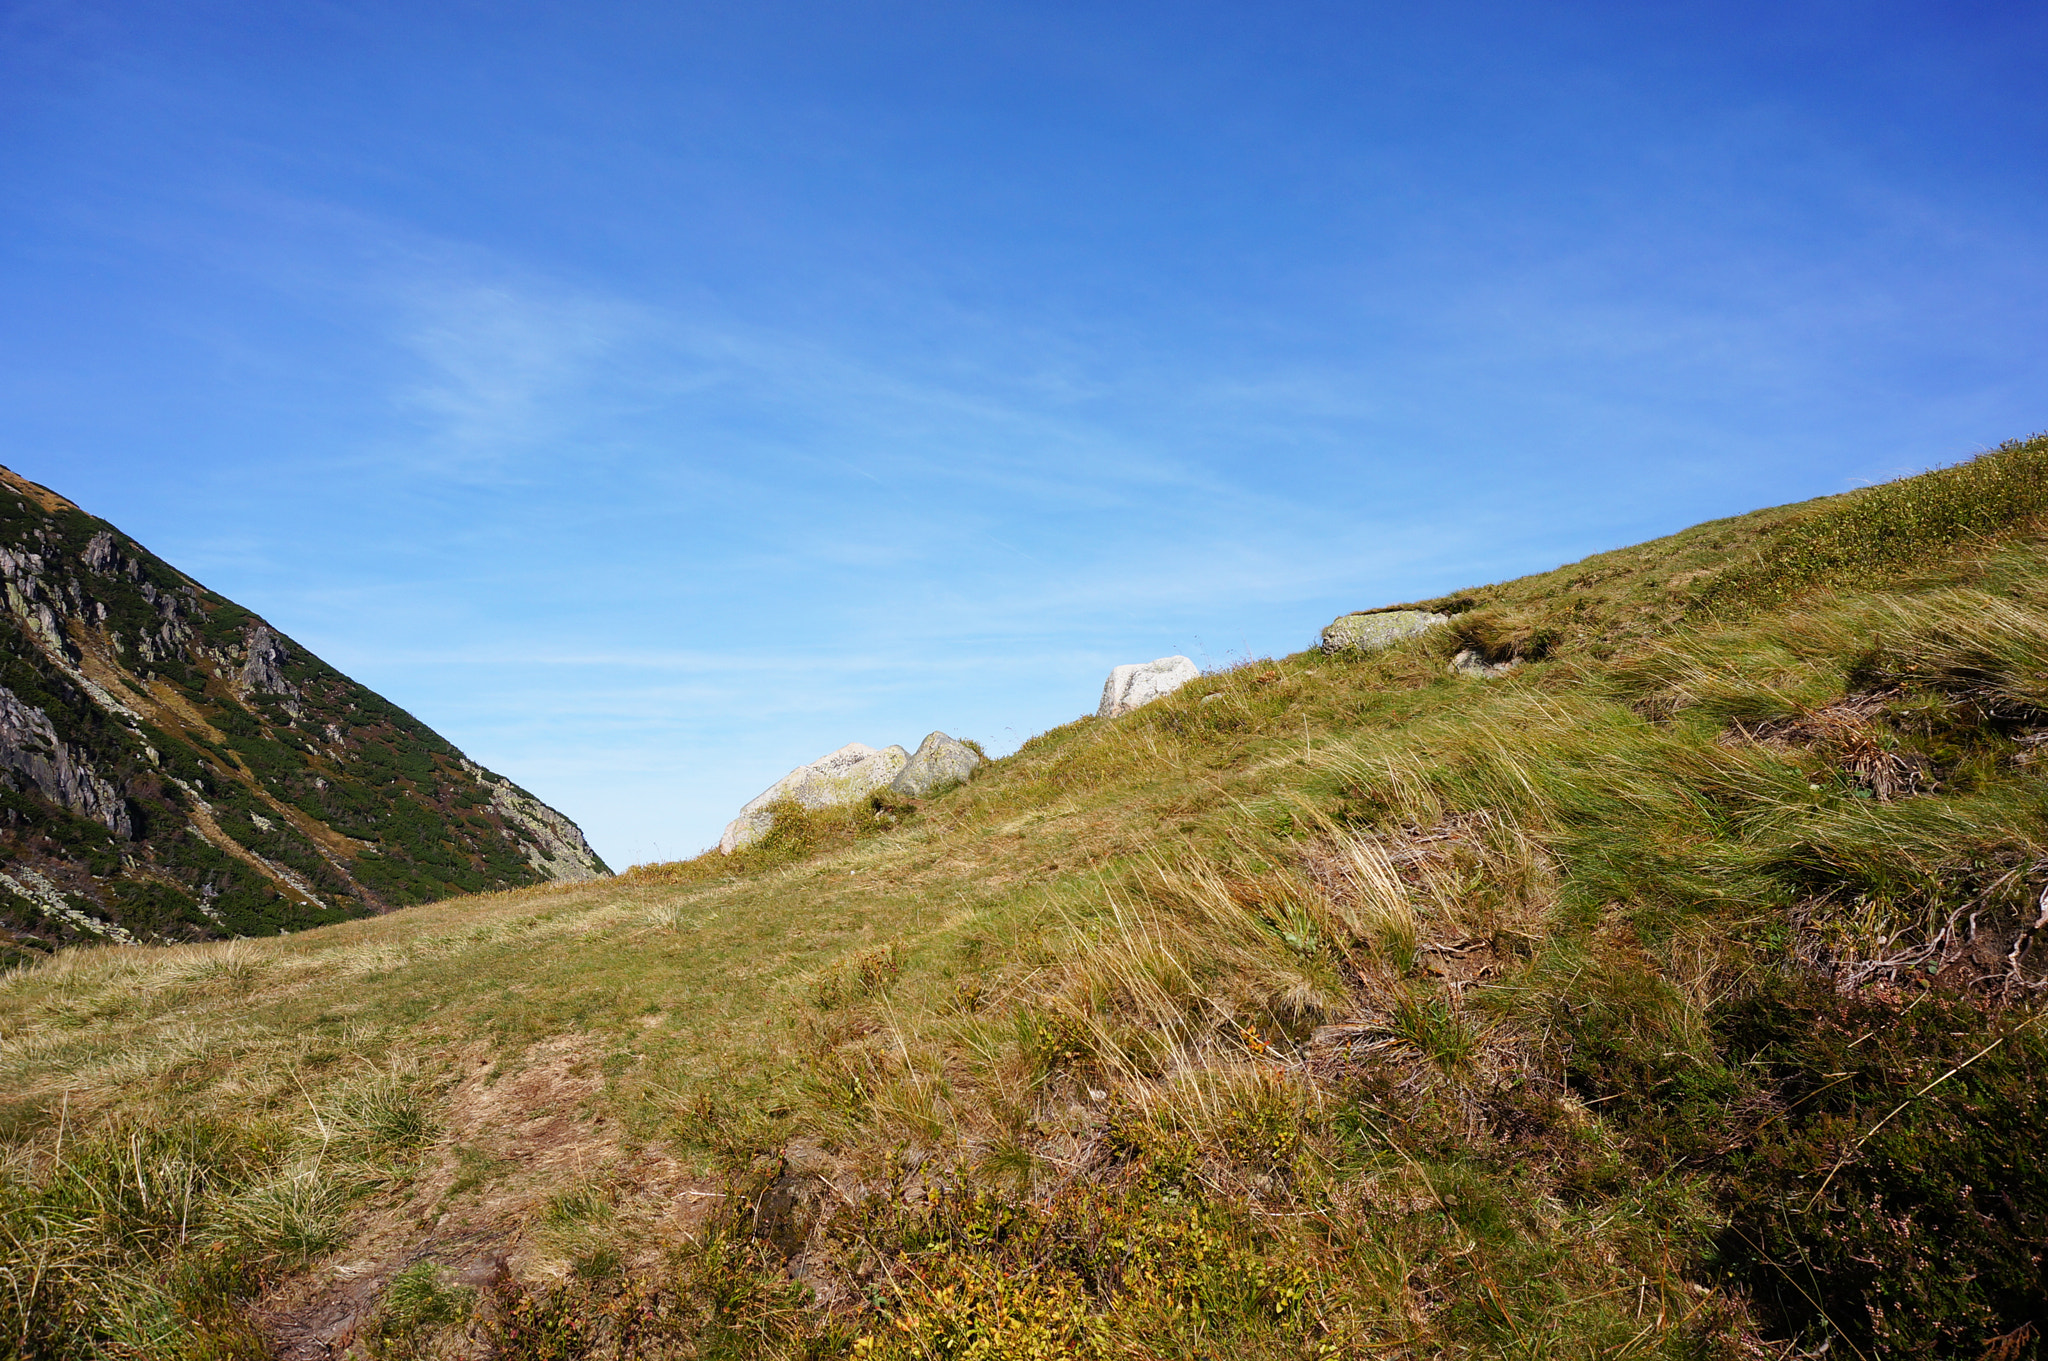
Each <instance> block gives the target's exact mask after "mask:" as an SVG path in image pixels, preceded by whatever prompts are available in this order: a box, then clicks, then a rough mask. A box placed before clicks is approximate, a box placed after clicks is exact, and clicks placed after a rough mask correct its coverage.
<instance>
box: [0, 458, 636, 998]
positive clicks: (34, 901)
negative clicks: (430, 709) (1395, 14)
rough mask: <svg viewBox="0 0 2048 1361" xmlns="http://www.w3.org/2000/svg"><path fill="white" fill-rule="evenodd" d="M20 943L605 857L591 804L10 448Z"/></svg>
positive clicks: (2, 539) (2, 554) (228, 921)
mask: <svg viewBox="0 0 2048 1361" xmlns="http://www.w3.org/2000/svg"><path fill="white" fill-rule="evenodd" d="M0 592H4V596H5V599H4V602H0V603H4V608H0V963H4V962H5V961H6V957H8V956H14V957H19V956H20V955H21V954H22V953H23V952H33V951H38V950H43V949H48V948H51V947H54V946H56V945H58V944H61V943H64V942H66V941H71V940H80V939H87V940H89V939H111V940H176V939H188V938H194V937H203V936H221V935H268V934H273V933H275V932H278V931H284V930H296V929H298V928H300V927H304V926H312V925H317V924H320V923H322V922H331V921H337V920H340V919H342V918H344V917H352V916H361V915H364V914H367V913H373V912H380V911H384V910H386V909H389V908H393V907H399V906H402V905H404V904H407V903H416V902H422V901H425V900H428V899H431V898H439V897H445V896H448V895H450V894H455V893H468V892H476V891H479V890H486V889H493V888H509V887H513V886H516V885H523V884H534V883H546V882H549V881H556V880H575V879H587V878H590V877H592V876H594V875H599V874H604V873H607V872H608V871H607V870H606V869H605V866H604V864H603V862H601V861H600V860H599V859H598V858H597V856H596V855H595V854H593V853H592V851H591V849H590V847H589V845H588V844H587V843H586V842H585V841H584V839H583V834H582V833H581V832H580V831H578V830H577V828H576V826H575V824H574V823H572V822H570V821H569V820H568V819H567V818H565V817H563V816H562V815H561V814H560V813H558V812H556V811H555V810H554V809H552V808H549V807H548V806H547V805H545V804H543V803H541V802H540V801H539V800H538V799H535V798H534V797H533V796H532V795H531V794H528V793H527V792H526V791H525V790H522V789H520V788H518V787H517V786H516V785H514V784H513V783H512V782H511V781H509V780H506V779H503V778H501V777H499V776H497V775H494V774H492V773H491V772H489V771H487V770H484V769H483V768H481V767H480V766H478V765H476V764H475V763H473V762H471V761H470V760H468V759H467V758H466V757H464V756H463V754H462V753H461V752H459V751H457V750H456V749H455V748H454V747H452V746H450V745H449V744H448V742H447V741H445V740H444V739H442V738H441V737H440V735H439V734H437V733H435V732H434V731H432V730H431V729H429V728H428V727H427V726H426V725H424V724H423V723H421V722H420V721H419V720H418V719H416V718H414V717H412V716H411V715H410V714H408V713H406V712H405V711H404V710H402V709H400V708H398V707H397V706H396V705H393V704H392V703H390V702H389V701H388V700H385V699H383V698H382V697H380V696H378V695H376V694H373V693H371V692H370V691H369V690H366V689H364V688H363V687H362V686H360V685H357V684H356V683H355V682H354V681H351V680H350V679H349V678H348V677H346V676H344V675H342V674H341V673H340V672H338V671H336V670H334V669H333V668H332V667H330V666H328V665H326V664H325V663H324V662H322V661H321V660H320V659H319V658H317V657H315V656H313V655H312V654H311V653H309V652H307V651H306V650H305V649H304V648H302V647H300V646H298V645H297V644H296V643H294V642H292V641H291V640H290V639H289V638H286V637H285V636H283V635H282V634H280V633H278V632H277V630H275V629H273V628H271V627H270V625H269V624H267V623H265V622H264V621H263V620H261V619H259V618H257V617H256V616H255V615H253V614H251V613H250V612H249V611H247V610H245V609H243V608H241V607H240V606H238V605H236V604H234V603H233V602H232V601H229V600H225V599H223V598H221V597H220V596H218V595H215V594H214V593H213V592H211V591H209V590H207V589H206V588H205V587H203V586H201V585H200V584H199V583H197V582H195V581H193V580H192V579H191V578H189V577H187V576H185V575H184V574H183V573H181V572H179V571H177V570H176V569H175V568H173V567H171V566H169V565H168V564H166V563H165V562H163V561H162V560H161V559H159V558H157V557H156V556H155V555H154V554H152V553H150V552H149V551H148V550H146V549H144V548H143V547H142V546H141V545H139V544H137V543H136V542H135V541H134V540H132V539H130V538H128V537H127V536H126V535H125V534H122V533H121V532H120V531H119V530H118V529H115V528H114V527H113V526H112V525H109V524H107V523H106V522H104V521H102V520H98V519H95V518H93V517H92V516H90V515H88V514H86V513H85V512H84V511H82V510H80V509H79V508H78V507H77V506H74V505H72V504H71V503H70V502H69V501H66V500H65V499H64V498H63V497H61V496H59V495H57V494H56V493H54V492H52V491H50V490H48V489H47V488H44V487H40V486H37V485H36V484H35V483H33V482H29V481H27V480H26V479H24V478H21V477H18V476H16V475H15V474H14V473H12V472H9V471H8V470H6V469H4V468H0Z"/></svg>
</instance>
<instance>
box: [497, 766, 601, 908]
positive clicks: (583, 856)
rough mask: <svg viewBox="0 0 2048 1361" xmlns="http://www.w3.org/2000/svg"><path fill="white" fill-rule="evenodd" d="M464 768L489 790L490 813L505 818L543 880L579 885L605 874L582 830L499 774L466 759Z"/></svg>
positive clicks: (524, 852)
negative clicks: (494, 773)
mask: <svg viewBox="0 0 2048 1361" xmlns="http://www.w3.org/2000/svg"><path fill="white" fill-rule="evenodd" d="M462 764H463V766H464V768H465V769H467V770H468V771H469V772H470V773H471V774H473V775H475V776H476V778H477V780H478V782H479V783H481V784H482V785H483V786H484V787H485V788H486V789H489V790H490V791H491V810H492V811H493V812H495V813H496V814H497V815H498V816H499V817H501V818H503V819H504V822H505V830H506V831H507V832H508V833H510V834H511V835H512V836H513V837H514V838H515V839H516V840H517V841H518V843H519V849H520V851H521V852H522V853H523V854H524V855H525V856H526V863H527V864H528V865H529V866H531V867H532V869H533V872H534V873H535V874H537V875H539V876H540V877H541V878H542V879H545V880H550V881H552V882H554V883H558V884H574V883H581V882H582V881H583V880H585V879H595V878H597V877H598V876H599V875H602V874H605V873H608V871H607V870H606V869H605V867H604V862H603V861H602V860H599V859H598V858H597V852H596V851H593V850H591V849H590V843H589V842H588V841H585V840H584V839H583V829H582V828H581V827H578V826H577V825H576V824H575V823H573V822H571V821H569V819H567V818H565V817H563V816H562V815H561V814H560V813H557V812H556V811H555V810H554V809H552V808H550V807H548V806H547V805H546V804H544V803H542V802H541V801H540V800H539V799H536V798H535V797H534V796H533V795H531V794H529V793H527V792H526V791H525V790H523V789H521V788H520V787H519V786H518V785H516V784H513V783H512V782H511V781H510V780H508V779H506V778H505V777H504V776H502V775H493V774H491V772H489V771H488V770H485V769H484V768H483V767H482V766H479V765H475V764H473V763H472V762H470V761H468V760H465V761H463V763H462Z"/></svg>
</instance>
